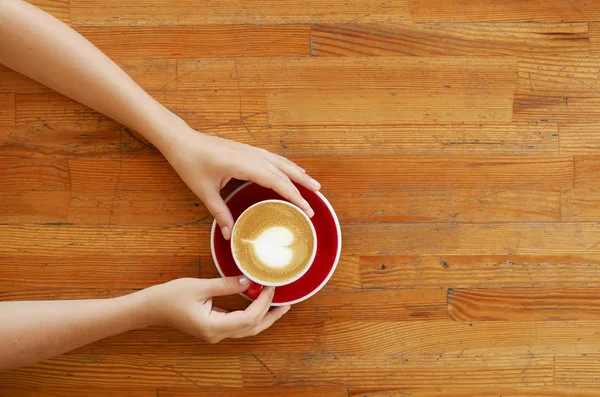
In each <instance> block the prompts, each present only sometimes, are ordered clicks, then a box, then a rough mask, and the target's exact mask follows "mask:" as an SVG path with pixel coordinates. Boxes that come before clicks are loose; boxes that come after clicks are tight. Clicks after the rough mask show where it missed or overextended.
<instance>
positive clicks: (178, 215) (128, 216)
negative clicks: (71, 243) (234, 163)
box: [0, 186, 212, 226]
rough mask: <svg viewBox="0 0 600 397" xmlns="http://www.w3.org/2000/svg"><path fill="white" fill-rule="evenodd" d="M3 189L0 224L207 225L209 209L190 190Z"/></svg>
mask: <svg viewBox="0 0 600 397" xmlns="http://www.w3.org/2000/svg"><path fill="white" fill-rule="evenodd" d="M33 189H34V190H28V191H16V192H13V191H10V190H8V191H6V192H2V193H0V203H1V207H0V221H1V222H2V223H12V224H19V223H40V224H48V223H53V224H61V223H62V224H73V223H80V224H88V225H90V224H91V225H96V226H98V225H108V224H111V225H126V224H139V225H144V224H145V225H155V226H157V225H185V224H210V223H211V222H212V218H211V217H209V212H208V210H207V209H206V207H205V206H204V204H203V203H202V201H200V199H198V197H196V196H195V195H194V194H193V193H192V192H191V191H189V190H188V189H187V188H185V187H182V188H181V189H177V190H176V191H174V192H169V191H162V192H160V191H156V192H152V191H147V190H145V191H143V192H140V191H139V190H137V191H136V190H129V189H127V187H126V186H123V187H121V188H119V189H117V190H116V191H115V192H114V194H110V193H109V194H99V193H97V192H94V191H93V189H92V190H91V191H85V192H83V193H72V192H70V191H69V190H59V191H40V190H35V189H36V188H35V187H34V188H33Z"/></svg>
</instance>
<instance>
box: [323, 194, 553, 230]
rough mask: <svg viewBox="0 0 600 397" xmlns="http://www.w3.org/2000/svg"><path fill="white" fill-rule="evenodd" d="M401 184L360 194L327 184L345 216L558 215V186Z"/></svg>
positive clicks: (466, 218)
mask: <svg viewBox="0 0 600 397" xmlns="http://www.w3.org/2000/svg"><path fill="white" fill-rule="evenodd" d="M539 189H540V190H538V188H535V187H534V188H529V187H523V188H521V187H516V188H511V189H506V190H504V189H502V190H499V189H493V188H485V187H479V188H476V187H473V188H472V187H465V188H456V189H453V188H445V187H444V188H429V187H426V186H423V187H415V186H411V187H407V188H403V187H397V188H391V187H390V188H385V189H377V190H376V191H374V192H364V193H359V194H351V193H344V192H342V191H332V190H329V189H328V199H329V201H330V202H331V204H332V205H333V207H334V208H335V210H336V214H337V215H338V218H339V219H340V220H341V221H342V222H378V223H393V222H443V221H445V222H453V223H455V222H508V221H512V222H527V221H533V220H536V221H553V220H554V221H558V220H560V192H558V191H545V190H543V189H544V188H539Z"/></svg>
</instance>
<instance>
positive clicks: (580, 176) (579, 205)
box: [561, 155, 600, 221]
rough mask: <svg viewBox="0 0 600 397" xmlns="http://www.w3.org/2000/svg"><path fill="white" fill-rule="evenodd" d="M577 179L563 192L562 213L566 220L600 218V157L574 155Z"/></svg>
mask: <svg viewBox="0 0 600 397" xmlns="http://www.w3.org/2000/svg"><path fill="white" fill-rule="evenodd" d="M574 165H575V180H574V182H573V186H572V188H570V189H567V190H565V191H564V192H563V193H562V199H561V200H562V201H561V215H562V217H563V218H564V219H566V220H585V221H593V220H600V192H599V191H598V182H599V181H600V173H599V170H600V157H598V156H592V155H590V156H587V155H584V156H574Z"/></svg>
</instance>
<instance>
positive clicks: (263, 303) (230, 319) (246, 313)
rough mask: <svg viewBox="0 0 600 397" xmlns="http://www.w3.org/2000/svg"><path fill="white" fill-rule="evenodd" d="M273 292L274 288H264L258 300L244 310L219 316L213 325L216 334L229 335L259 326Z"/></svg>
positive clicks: (271, 299) (269, 304)
mask: <svg viewBox="0 0 600 397" xmlns="http://www.w3.org/2000/svg"><path fill="white" fill-rule="evenodd" d="M274 292H275V288H273V287H265V288H264V289H263V290H262V292H261V294H260V296H259V297H258V299H256V300H255V301H254V302H252V303H251V304H250V306H248V307H247V308H246V310H243V311H242V310H238V311H235V312H231V313H227V314H225V315H223V316H221V318H219V320H218V322H216V323H215V327H216V328H217V330H218V332H219V333H221V334H231V333H234V332H237V331H242V330H244V329H247V328H253V327H256V326H257V325H259V324H260V323H261V321H262V319H263V318H264V317H265V315H266V314H267V311H268V310H269V307H270V306H271V302H272V301H273V295H274Z"/></svg>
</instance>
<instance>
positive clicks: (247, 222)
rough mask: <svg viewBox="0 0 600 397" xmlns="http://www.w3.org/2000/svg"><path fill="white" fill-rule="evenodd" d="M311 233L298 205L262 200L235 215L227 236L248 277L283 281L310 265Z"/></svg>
mask: <svg viewBox="0 0 600 397" xmlns="http://www.w3.org/2000/svg"><path fill="white" fill-rule="evenodd" d="M313 233H314V232H313V228H312V224H311V223H310V220H308V218H307V217H306V216H305V215H304V214H303V213H302V212H300V210H299V209H297V208H295V207H293V206H291V205H289V204H286V203H283V202H278V201H265V202H262V203H259V204H256V205H255V206H253V207H251V208H249V209H248V210H247V211H246V212H244V213H243V214H242V216H240V217H239V219H238V220H237V222H236V223H235V227H234V230H233V236H232V238H231V241H232V250H233V253H234V256H235V257H236V259H237V262H238V264H239V266H241V267H242V268H243V270H244V271H245V272H246V273H247V274H248V275H249V276H251V278H254V279H256V280H259V281H263V282H266V283H274V284H279V283H285V282H286V281H288V280H293V279H295V278H297V277H298V276H299V275H300V274H302V273H303V272H304V270H305V269H306V268H307V267H308V266H309V265H310V262H311V261H312V259H313V251H314V248H315V244H316V242H315V238H314V234H313Z"/></svg>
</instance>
